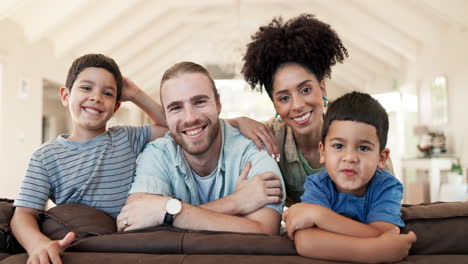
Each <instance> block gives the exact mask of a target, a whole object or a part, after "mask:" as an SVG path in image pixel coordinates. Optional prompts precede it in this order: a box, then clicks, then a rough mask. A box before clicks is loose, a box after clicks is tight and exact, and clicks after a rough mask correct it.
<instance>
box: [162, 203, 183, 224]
mask: <svg viewBox="0 0 468 264" xmlns="http://www.w3.org/2000/svg"><path fill="white" fill-rule="evenodd" d="M165 209H166V214H165V215H164V222H163V223H164V224H165V225H169V226H172V224H173V223H174V219H175V217H176V215H177V214H178V213H180V211H182V203H181V202H180V199H178V198H171V199H169V200H167V202H166V208H165Z"/></svg>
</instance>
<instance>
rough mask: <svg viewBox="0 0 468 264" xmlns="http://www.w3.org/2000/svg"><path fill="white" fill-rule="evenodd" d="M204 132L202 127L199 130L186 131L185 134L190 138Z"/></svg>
mask: <svg viewBox="0 0 468 264" xmlns="http://www.w3.org/2000/svg"><path fill="white" fill-rule="evenodd" d="M202 130H203V128H201V127H200V128H199V129H195V130H188V131H185V133H187V135H189V136H195V135H197V134H198V133H200V132H201V131H202Z"/></svg>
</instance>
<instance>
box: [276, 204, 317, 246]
mask: <svg viewBox="0 0 468 264" xmlns="http://www.w3.org/2000/svg"><path fill="white" fill-rule="evenodd" d="M317 209H318V207H317V206H315V205H314V204H308V203H297V204H294V205H292V206H291V207H289V209H287V210H286V211H284V212H283V221H284V222H285V224H286V231H287V232H288V236H289V238H291V239H292V240H294V232H296V231H297V230H300V229H304V228H310V227H313V226H315V225H316V222H315V221H316V220H315V218H314V215H316V211H317Z"/></svg>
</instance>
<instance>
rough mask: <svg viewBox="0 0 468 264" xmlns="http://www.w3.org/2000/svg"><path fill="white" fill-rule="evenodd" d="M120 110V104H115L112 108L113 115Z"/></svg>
mask: <svg viewBox="0 0 468 264" xmlns="http://www.w3.org/2000/svg"><path fill="white" fill-rule="evenodd" d="M119 108H120V102H118V103H116V104H115V106H114V113H115V112H117V110H119Z"/></svg>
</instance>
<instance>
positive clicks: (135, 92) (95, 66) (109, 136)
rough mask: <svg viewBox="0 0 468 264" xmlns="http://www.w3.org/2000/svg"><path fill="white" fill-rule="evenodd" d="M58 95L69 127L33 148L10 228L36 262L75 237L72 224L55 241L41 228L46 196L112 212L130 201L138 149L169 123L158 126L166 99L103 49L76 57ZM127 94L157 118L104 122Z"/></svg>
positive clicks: (54, 257)
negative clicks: (159, 99)
mask: <svg viewBox="0 0 468 264" xmlns="http://www.w3.org/2000/svg"><path fill="white" fill-rule="evenodd" d="M60 97H61V100H62V104H63V105H64V106H65V107H67V108H68V110H69V112H70V115H71V119H72V132H71V134H70V135H60V136H58V137H57V138H56V139H53V140H51V141H49V142H47V143H45V144H44V145H42V146H41V147H40V148H39V149H38V150H37V151H36V152H34V154H33V155H32V157H31V159H30V161H29V166H28V169H27V171H26V176H25V178H24V180H23V184H22V186H21V190H20V192H19V194H18V196H17V198H16V200H15V203H14V206H15V207H16V209H15V213H14V216H13V218H12V221H11V228H12V231H13V234H14V235H15V237H16V238H17V240H18V241H19V242H20V244H21V245H22V246H23V247H24V248H25V249H26V251H27V252H28V254H29V260H28V262H31V263H49V261H50V262H52V263H60V257H59V255H60V253H61V252H62V251H63V250H64V249H65V248H66V247H67V246H68V245H69V244H70V243H71V242H72V241H73V239H74V234H73V233H71V232H70V233H68V234H67V235H66V236H65V238H63V239H62V240H59V241H52V240H50V239H49V238H47V237H46V236H44V235H43V234H42V233H41V232H40V230H39V226H38V223H37V214H38V213H39V211H41V210H44V208H45V205H46V202H47V200H48V199H51V200H52V201H54V202H55V203H56V204H63V203H71V202H73V203H81V204H86V205H89V206H92V207H95V208H97V209H100V210H103V211H105V212H106V213H108V214H110V215H111V216H113V217H114V218H115V217H116V216H117V215H118V214H119V212H120V210H121V209H122V207H123V205H124V204H125V202H126V199H127V195H128V191H129V189H130V187H131V183H132V180H133V175H134V171H135V163H136V159H137V157H138V155H139V154H140V152H141V151H142V150H143V147H144V146H145V144H146V143H147V142H149V141H152V140H154V139H156V138H157V137H161V136H163V135H164V133H165V132H166V131H167V129H166V128H165V127H162V126H159V125H165V123H164V121H163V120H164V117H163V116H162V113H163V112H162V108H161V106H160V105H159V104H158V103H156V102H155V101H154V100H153V99H152V98H151V97H150V96H148V95H147V94H146V93H145V92H144V91H143V90H141V89H139V88H138V87H137V86H136V85H135V84H134V83H133V82H132V81H130V80H128V79H125V78H123V77H122V75H121V73H120V70H119V67H118V65H117V64H116V63H115V61H114V60H113V59H111V58H108V57H106V56H104V55H102V54H88V55H84V56H82V57H80V58H78V59H76V60H75V61H74V62H73V64H72V66H71V67H70V69H69V72H68V76H67V80H66V87H62V88H61V89H60ZM123 101H131V102H133V103H135V104H136V105H137V106H139V107H140V108H141V109H142V110H143V111H144V112H146V113H147V114H148V115H149V116H150V118H151V119H152V121H153V122H154V124H155V125H146V126H140V127H130V126H118V127H112V128H109V129H106V124H107V122H108V121H109V119H110V118H111V117H112V116H113V115H114V113H115V111H117V109H119V107H120V102H123ZM156 124H158V125H156Z"/></svg>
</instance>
